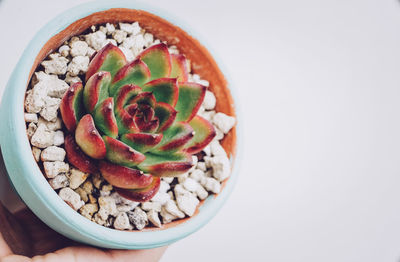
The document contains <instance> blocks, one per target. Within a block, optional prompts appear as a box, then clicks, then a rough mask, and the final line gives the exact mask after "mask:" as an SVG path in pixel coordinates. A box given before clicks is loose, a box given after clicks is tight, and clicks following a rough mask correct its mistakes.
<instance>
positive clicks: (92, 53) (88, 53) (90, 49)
mask: <svg viewBox="0 0 400 262" xmlns="http://www.w3.org/2000/svg"><path fill="white" fill-rule="evenodd" d="M95 53H96V50H94V49H93V48H91V47H88V51H87V55H88V56H89V57H90V58H91V57H92V56H93V55H94V54H95Z"/></svg>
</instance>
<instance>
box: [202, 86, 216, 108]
mask: <svg viewBox="0 0 400 262" xmlns="http://www.w3.org/2000/svg"><path fill="white" fill-rule="evenodd" d="M216 103H217V99H216V98H215V95H214V93H213V92H210V91H208V90H207V91H206V95H205V96H204V101H203V106H204V108H205V109H206V110H213V109H214V108H215V105H216Z"/></svg>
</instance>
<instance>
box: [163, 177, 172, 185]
mask: <svg viewBox="0 0 400 262" xmlns="http://www.w3.org/2000/svg"><path fill="white" fill-rule="evenodd" d="M162 180H163V181H165V182H167V183H168V184H171V183H172V181H174V178H173V177H163V178H162Z"/></svg>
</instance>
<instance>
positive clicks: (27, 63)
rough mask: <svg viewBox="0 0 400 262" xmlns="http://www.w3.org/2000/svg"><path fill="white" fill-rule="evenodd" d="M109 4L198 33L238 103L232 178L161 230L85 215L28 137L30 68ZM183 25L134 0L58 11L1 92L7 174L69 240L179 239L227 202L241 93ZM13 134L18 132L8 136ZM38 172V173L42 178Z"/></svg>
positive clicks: (108, 243) (142, 243) (131, 245)
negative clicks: (104, 222) (60, 37)
mask: <svg viewBox="0 0 400 262" xmlns="http://www.w3.org/2000/svg"><path fill="white" fill-rule="evenodd" d="M111 8H129V9H138V10H144V11H147V12H150V13H153V14H155V15H157V16H160V17H162V18H165V19H166V20H167V21H169V22H171V23H173V24H175V25H178V26H179V27H180V28H182V30H184V31H185V32H187V33H189V34H190V35H192V36H194V37H195V38H196V39H200V42H201V43H202V44H203V45H204V46H206V47H207V50H208V51H209V52H210V53H211V55H212V57H213V58H214V59H215V60H216V61H217V64H218V66H219V68H220V69H221V71H222V72H223V73H224V76H225V77H226V78H227V79H228V83H229V90H230V91H231V93H232V96H233V98H234V101H235V111H236V119H237V124H236V129H237V140H236V143H237V150H236V156H235V164H234V166H233V169H232V171H231V176H230V178H229V179H228V181H227V182H226V185H225V187H224V188H223V190H222V191H221V193H219V194H218V195H217V196H215V195H211V196H209V197H208V198H207V199H206V200H205V201H204V204H203V205H202V206H200V208H199V211H200V212H199V213H198V214H197V215H196V216H194V217H191V218H190V219H188V220H187V221H185V222H184V223H181V224H178V225H176V226H174V227H171V228H167V229H162V228H161V229H159V230H154V231H144V232H143V231H135V232H129V231H120V230H115V229H110V228H106V227H103V226H100V225H98V224H97V223H94V222H92V221H90V220H88V219H86V218H85V217H83V216H82V215H80V214H79V213H78V212H76V211H75V210H73V209H72V208H71V207H69V206H68V205H67V204H66V203H65V202H64V201H63V200H62V199H61V198H60V197H58V195H57V193H56V192H55V191H54V190H53V189H52V188H51V187H50V186H49V184H48V182H47V180H46V179H45V177H44V176H43V175H42V172H41V170H40V169H39V167H38V165H37V163H36V162H35V161H34V158H33V157H32V152H31V146H30V143H29V141H28V139H26V127H25V121H24V110H23V109H24V97H25V91H26V84H27V83H28V81H29V79H28V78H29V73H30V70H31V66H32V64H33V63H34V60H35V58H36V56H37V54H38V53H39V51H40V50H41V48H42V47H43V45H44V44H45V43H46V42H47V41H48V40H49V39H50V38H51V37H52V36H54V35H56V34H57V33H59V32H61V31H62V30H64V29H65V28H66V27H68V26H69V25H70V24H71V23H73V22H75V21H76V20H79V19H81V18H84V17H86V16H88V15H90V14H93V13H96V12H99V11H104V10H108V9H111ZM185 24H186V23H184V22H182V21H179V19H177V18H176V17H174V16H172V15H171V14H169V13H168V12H166V11H164V10H160V9H158V8H156V7H154V6H151V5H149V4H145V3H143V2H138V1H132V0H118V1H112V2H111V1H103V0H102V1H94V2H89V3H85V4H82V5H78V6H76V7H73V8H71V9H68V10H66V11H64V12H63V13H61V14H60V15H57V16H56V17H55V18H54V19H52V20H51V21H49V22H48V23H46V25H45V26H43V27H42V28H41V29H40V31H39V32H38V33H36V35H35V36H34V38H33V39H32V40H31V41H30V43H29V44H28V46H27V47H26V49H25V51H24V52H23V54H22V56H21V58H20V60H19V62H18V63H17V65H16V67H15V69H14V71H13V73H12V75H11V77H10V80H9V82H8V83H7V87H6V89H5V92H4V94H3V98H2V103H1V111H0V114H1V119H4V120H5V122H4V125H2V127H0V129H1V130H0V132H1V133H0V144H1V145H2V152H3V157H4V162H5V164H6V168H7V171H8V173H9V174H13V175H9V178H10V180H11V182H12V184H13V186H14V187H15V189H16V191H17V192H18V195H19V196H20V197H21V198H22V199H23V201H24V202H25V203H26V205H27V206H28V207H29V208H30V209H31V210H32V211H33V212H34V213H35V214H36V215H37V216H38V217H39V218H40V219H41V220H42V221H43V222H45V223H46V224H47V225H48V226H50V227H51V228H53V229H54V230H56V231H58V232H59V233H61V234H63V235H66V236H67V237H69V238H71V239H74V240H77V241H80V242H86V243H90V244H92V245H97V246H100V247H105V248H119V249H146V248H154V247H159V246H163V245H166V244H169V243H172V242H175V241H177V240H179V239H181V238H184V237H186V236H187V235H189V234H191V233H193V232H195V231H197V230H198V229H200V228H201V227H202V226H204V225H205V224H206V223H207V222H208V221H209V220H211V218H212V217H214V216H215V215H216V213H217V212H218V210H219V209H220V208H221V207H222V205H223V204H224V202H225V201H226V200H227V198H228V196H229V195H230V193H231V192H232V190H233V187H234V185H235V182H236V180H237V177H238V171H239V166H240V162H241V156H242V153H243V152H242V150H243V146H242V142H243V141H242V139H243V135H242V117H241V111H240V106H239V103H238V96H237V94H236V90H235V88H234V86H233V85H232V83H231V81H230V78H229V77H228V75H227V70H226V68H225V67H224V66H223V63H222V62H221V60H220V59H218V56H217V55H216V54H215V52H212V50H210V48H209V45H208V44H207V42H206V41H205V38H204V37H201V36H199V34H198V33H197V32H193V29H190V28H188V27H187V26H185ZM9 134H15V135H12V136H10V135H9ZM21 163H23V164H21ZM16 174H18V175H16ZM38 174H40V176H39V175H38ZM25 186H29V189H30V190H31V191H33V193H34V194H33V195H31V194H30V192H29V190H26V188H25ZM60 222H61V224H60Z"/></svg>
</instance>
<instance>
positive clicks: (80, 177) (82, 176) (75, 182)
mask: <svg viewBox="0 0 400 262" xmlns="http://www.w3.org/2000/svg"><path fill="white" fill-rule="evenodd" d="M88 176H89V174H88V173H84V172H82V171H80V170H78V169H76V168H72V169H71V174H70V176H69V187H70V188H72V189H76V188H78V187H79V186H80V185H82V184H83V182H85V180H86V178H87V177H88Z"/></svg>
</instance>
